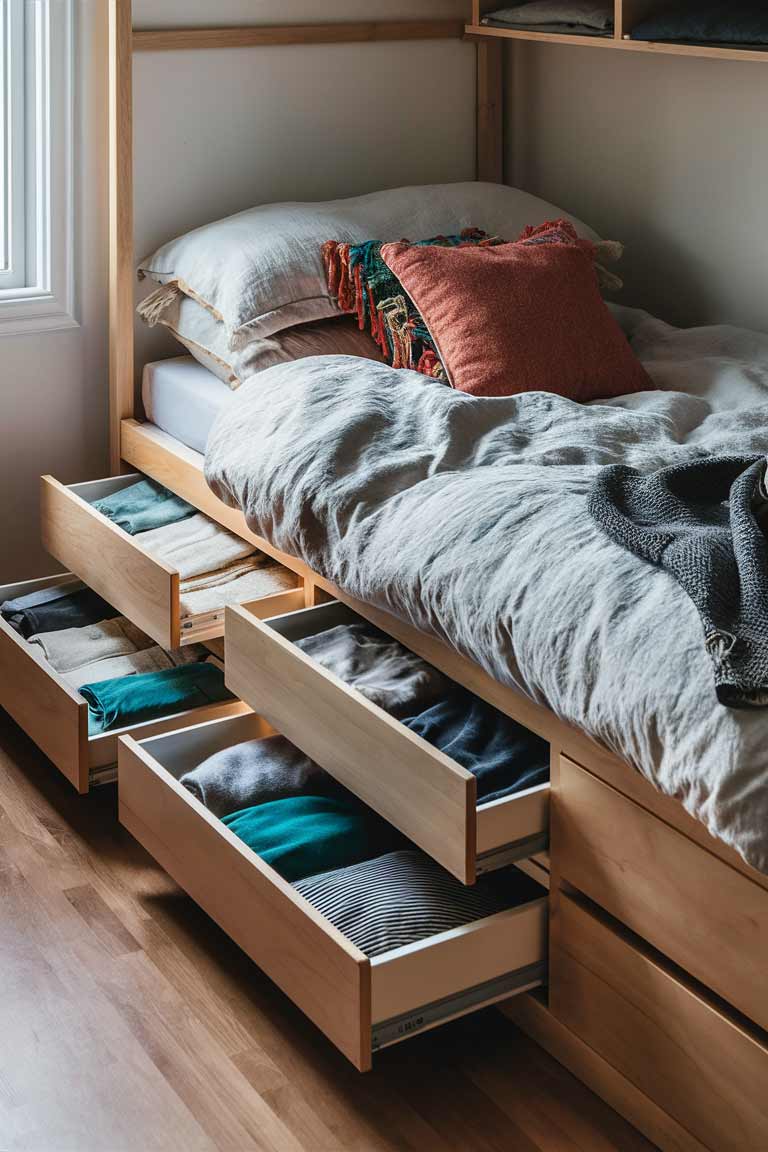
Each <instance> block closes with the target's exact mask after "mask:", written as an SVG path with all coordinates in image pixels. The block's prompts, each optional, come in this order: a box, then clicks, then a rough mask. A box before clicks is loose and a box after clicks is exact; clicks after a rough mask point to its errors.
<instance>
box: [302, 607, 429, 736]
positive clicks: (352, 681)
mask: <svg viewBox="0 0 768 1152" xmlns="http://www.w3.org/2000/svg"><path fill="white" fill-rule="evenodd" d="M296 647H297V648H300V649H301V651H302V652H306V654H307V655H308V656H311V657H312V659H313V660H316V661H317V663H318V664H321V665H322V667H323V668H327V669H328V671H329V672H334V673H335V674H336V675H337V676H338V677H339V679H340V680H343V681H344V683H345V684H349V685H350V686H351V687H353V688H356V689H357V691H358V692H360V693H361V695H363V696H365V698H366V699H367V700H370V701H371V702H372V703H373V704H378V706H379V707H380V708H384V709H385V710H386V711H387V712H389V714H390V715H391V716H395V717H397V718H398V719H399V718H400V717H402V716H409V715H413V713H414V712H416V711H421V710H422V709H424V708H428V707H429V706H430V704H433V703H435V701H437V700H439V699H440V698H441V697H442V696H444V695H445V694H446V693H447V692H448V691H449V690H450V683H451V682H450V680H448V679H447V677H445V676H443V674H442V672H438V670H437V669H436V668H433V667H432V666H431V665H430V664H427V663H426V661H424V660H422V659H421V657H420V656H416V655H415V654H414V653H413V652H409V651H408V650H407V648H404V647H403V646H402V644H399V643H398V642H397V640H393V639H392V638H391V637H389V636H386V635H385V634H384V633H383V632H380V631H379V630H378V629H377V628H374V627H373V625H371V624H339V625H338V626H337V627H335V628H329V629H327V631H325V632H318V633H316V635H314V636H307V637H305V638H304V639H303V640H298V641H297V642H296Z"/></svg>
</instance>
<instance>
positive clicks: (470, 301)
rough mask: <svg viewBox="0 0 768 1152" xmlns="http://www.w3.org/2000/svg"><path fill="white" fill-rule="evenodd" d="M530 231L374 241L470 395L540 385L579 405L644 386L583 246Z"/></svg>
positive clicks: (450, 372)
mask: <svg viewBox="0 0 768 1152" xmlns="http://www.w3.org/2000/svg"><path fill="white" fill-rule="evenodd" d="M543 231H544V230H542V232H543ZM532 238H533V237H532V236H531V234H530V233H529V234H528V235H526V239H525V240H522V241H517V242H516V243H514V244H500V245H498V246H496V247H487V248H479V247H477V246H474V247H471V248H452V249H447V248H432V247H429V248H426V247H414V246H412V245H410V244H407V243H399V244H385V245H384V246H383V248H382V250H381V256H382V259H383V260H384V261H385V263H386V264H387V266H388V267H389V268H390V269H391V270H392V272H393V273H394V274H395V276H397V278H398V280H399V281H400V282H401V284H402V285H403V288H404V289H405V291H406V292H407V293H408V294H409V296H410V297H411V299H412V301H413V303H414V304H415V306H416V308H417V309H418V310H419V313H420V314H421V316H422V317H423V319H424V322H425V324H426V326H427V328H428V329H429V332H430V334H431V336H432V339H433V340H434V342H435V345H436V347H437V351H438V355H439V356H440V359H441V361H442V363H443V365H444V367H445V371H446V375H447V376H448V380H449V382H450V383H451V384H452V385H453V387H454V388H458V389H460V390H461V391H462V392H469V393H470V394H471V395H473V396H511V395H514V394H515V393H518V392H535V391H540V392H554V393H556V394H557V395H559V396H567V397H569V398H570V399H572V400H578V401H581V402H586V401H588V400H600V399H607V398H609V397H611V396H623V395H626V394H628V393H630V392H643V391H647V390H649V389H652V388H653V387H654V385H653V382H652V381H651V379H650V377H649V376H648V374H647V373H646V371H645V369H644V368H643V366H642V365H641V364H640V361H639V360H638V359H637V358H636V357H635V355H634V354H633V352H632V350H631V349H630V347H629V344H628V343H627V339H626V337H625V336H624V333H623V332H622V331H621V329H620V327H619V325H618V324H617V323H616V321H615V320H614V318H613V316H612V315H611V313H610V312H609V311H608V308H607V307H606V305H605V304H604V302H603V299H602V297H601V295H600V287H599V282H598V272H597V271H596V267H595V252H594V249H593V247H592V245H590V244H589V242H586V241H583V240H578V241H577V242H575V243H573V242H570V243H569V242H568V238H567V237H558V239H557V241H556V242H554V243H552V242H547V241H546V240H545V238H544V235H541V236H540V237H539V239H540V242H539V243H535V242H534V243H531V239H532ZM551 239H552V238H551V237H548V238H547V240H550V241H551ZM542 241H543V242H542Z"/></svg>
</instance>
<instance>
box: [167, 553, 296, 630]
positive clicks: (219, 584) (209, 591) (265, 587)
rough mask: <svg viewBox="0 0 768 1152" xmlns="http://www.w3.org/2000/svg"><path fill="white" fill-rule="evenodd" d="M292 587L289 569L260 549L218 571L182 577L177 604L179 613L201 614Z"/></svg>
mask: <svg viewBox="0 0 768 1152" xmlns="http://www.w3.org/2000/svg"><path fill="white" fill-rule="evenodd" d="M295 587H296V577H295V576H294V575H293V573H292V572H289V571H288V570H287V569H286V568H283V566H282V564H276V563H274V561H271V560H269V559H268V558H267V557H265V556H263V555H262V554H261V553H257V554H256V555H255V556H253V557H250V556H249V557H247V558H246V559H245V560H237V561H235V563H234V564H230V565H228V566H227V567H226V568H220V569H219V571H218V572H206V573H204V574H203V575H202V576H195V577H193V578H192V579H191V580H182V581H181V586H180V598H179V603H180V608H181V615H182V616H201V615H203V614H204V613H206V612H218V611H220V610H221V609H222V608H224V606H225V605H226V604H247V603H248V601H249V600H259V599H261V597H262V596H271V595H274V593H276V592H287V591H289V589H291V588H295Z"/></svg>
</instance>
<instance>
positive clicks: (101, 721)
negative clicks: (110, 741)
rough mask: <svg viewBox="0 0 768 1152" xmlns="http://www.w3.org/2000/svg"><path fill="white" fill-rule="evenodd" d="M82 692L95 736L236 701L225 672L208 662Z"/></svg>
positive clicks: (109, 682)
mask: <svg viewBox="0 0 768 1152" xmlns="http://www.w3.org/2000/svg"><path fill="white" fill-rule="evenodd" d="M78 691H79V692H80V695H81V696H84V697H85V699H86V700H87V701H88V712H89V715H88V720H89V724H88V727H89V731H90V732H91V733H92V734H93V733H96V732H108V731H109V730H110V729H111V728H126V727H128V726H129V725H130V724H141V723H145V722H147V721H149V720H158V719H159V718H160V717H161V716H169V715H172V714H173V713H174V712H184V711H186V710H187V709H188V708H201V707H202V706H203V705H204V704H216V703H218V702H220V701H222V700H234V696H233V695H232V693H231V692H230V691H229V689H228V688H227V687H226V686H225V684H224V673H223V672H222V671H221V669H220V668H219V667H218V666H217V665H216V664H211V663H205V662H203V663H200V664H182V665H181V666H180V667H179V668H163V669H162V670H161V671H159V672H142V673H140V674H139V675H138V676H121V677H120V678H119V679H117V680H100V681H98V682H97V683H95V684H84V685H83V687H82V688H80V689H78Z"/></svg>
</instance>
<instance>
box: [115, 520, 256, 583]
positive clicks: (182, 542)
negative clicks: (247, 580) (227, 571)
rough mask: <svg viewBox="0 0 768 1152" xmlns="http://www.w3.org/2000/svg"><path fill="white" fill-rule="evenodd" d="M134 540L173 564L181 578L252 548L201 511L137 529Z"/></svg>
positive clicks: (223, 564)
mask: <svg viewBox="0 0 768 1152" xmlns="http://www.w3.org/2000/svg"><path fill="white" fill-rule="evenodd" d="M134 540H136V541H137V543H139V544H140V545H141V546H142V548H146V549H147V551H148V552H151V553H152V555H153V556H155V557H156V558H157V559H158V560H162V561H163V562H164V563H165V564H169V565H170V566H171V567H172V568H175V569H176V570H177V571H178V573H179V576H180V577H181V579H182V580H189V579H190V578H191V577H193V576H201V575H202V574H203V573H206V572H215V571H216V570H217V569H219V568H225V567H226V566H227V565H229V564H234V563H235V561H236V560H243V559H244V558H245V557H246V556H250V555H252V554H253V553H254V552H255V551H256V549H255V548H254V547H253V545H252V544H248V543H247V542H246V541H245V540H241V539H240V537H239V536H235V535H234V533H233V532H227V530H226V528H222V527H220V525H218V524H216V523H215V522H214V521H213V520H209V519H208V517H207V516H203V514H202V512H198V513H196V515H194V516H188V517H187V519H186V520H178V521H177V522H176V523H175V524H165V525H164V526H163V527H162V528H152V529H150V531H149V532H137V533H136V535H135V536H134Z"/></svg>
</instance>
